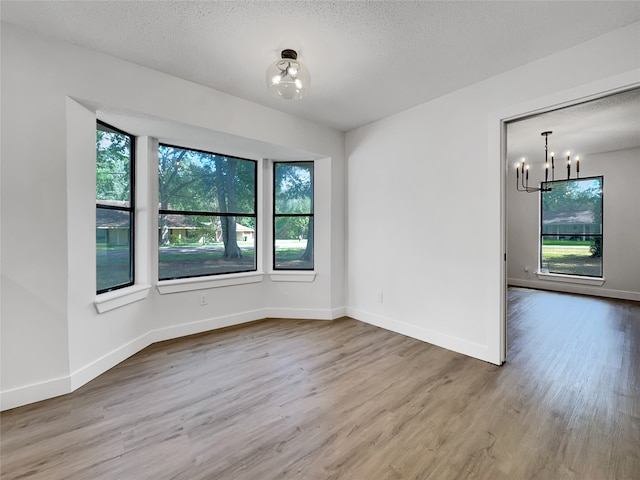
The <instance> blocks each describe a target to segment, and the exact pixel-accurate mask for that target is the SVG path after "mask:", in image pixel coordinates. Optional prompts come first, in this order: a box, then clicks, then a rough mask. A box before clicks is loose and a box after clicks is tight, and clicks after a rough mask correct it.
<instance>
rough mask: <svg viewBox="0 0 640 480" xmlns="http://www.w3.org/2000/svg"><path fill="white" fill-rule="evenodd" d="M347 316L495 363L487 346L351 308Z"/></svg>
mask: <svg viewBox="0 0 640 480" xmlns="http://www.w3.org/2000/svg"><path fill="white" fill-rule="evenodd" d="M347 314H348V315H349V316H350V317H351V318H355V319H356V320H360V321H361V322H365V323H369V324H371V325H375V326H376V327H380V328H384V329H385V330H390V331H392V332H395V333H400V334H402V335H406V336H408V337H411V338H415V339H417V340H421V341H423V342H427V343H430V344H432V345H436V346H438V347H442V348H446V349H447V350H452V351H454V352H457V353H461V354H463V355H468V356H470V357H473V358H477V359H479V360H483V361H485V362H489V363H495V362H494V361H493V360H492V358H493V356H492V355H491V352H490V351H489V347H488V346H487V345H481V344H478V343H473V342H469V341H467V340H463V339H461V338H457V337H452V336H450V335H444V334H442V333H439V332H436V331H434V330H430V329H428V328H424V327H419V326H417V325H412V324H409V323H406V322H402V321H400V320H395V319H392V318H388V317H384V316H381V315H377V314H375V313H371V312H366V311H364V310H357V309H353V308H347Z"/></svg>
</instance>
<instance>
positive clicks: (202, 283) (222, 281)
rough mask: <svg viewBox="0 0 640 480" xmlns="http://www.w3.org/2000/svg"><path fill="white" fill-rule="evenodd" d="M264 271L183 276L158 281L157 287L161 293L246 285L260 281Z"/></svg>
mask: <svg viewBox="0 0 640 480" xmlns="http://www.w3.org/2000/svg"><path fill="white" fill-rule="evenodd" d="M263 277H264V274H263V273H253V272H252V273H236V274H233V273H232V274H229V275H224V276H220V277H197V278H183V279H178V280H163V281H160V282H158V284H157V285H156V288H157V289H158V292H160V295H166V294H169V293H180V292H191V291H193V290H206V289H209V288H219V287H230V286H234V285H246V284H248V283H260V282H261V281H262V279H263Z"/></svg>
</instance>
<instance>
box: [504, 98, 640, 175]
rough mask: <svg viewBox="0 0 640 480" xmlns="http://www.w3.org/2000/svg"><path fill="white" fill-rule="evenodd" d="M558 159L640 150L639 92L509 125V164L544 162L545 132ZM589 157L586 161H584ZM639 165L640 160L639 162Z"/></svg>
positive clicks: (599, 100) (537, 116)
mask: <svg viewBox="0 0 640 480" xmlns="http://www.w3.org/2000/svg"><path fill="white" fill-rule="evenodd" d="M546 131H551V132H553V133H552V134H551V135H549V137H548V139H549V140H548V141H549V152H552V151H555V153H556V158H559V157H560V155H564V154H565V152H567V151H571V152H572V155H573V156H575V155H580V156H581V157H582V158H583V159H587V160H588V156H589V155H594V154H597V153H605V152H614V151H616V150H627V149H631V148H638V147H640V88H635V89H632V90H627V91H623V92H620V93H617V94H615V95H608V96H605V97H602V98H599V99H596V100H592V101H590V102H585V103H581V104H578V105H573V106H570V107H566V108H562V109H558V110H555V111H551V112H547V113H543V114H540V115H535V116H533V117H530V118H525V119H522V120H518V121H514V122H510V123H508V124H507V160H508V162H509V163H510V164H516V163H518V162H519V161H520V160H521V159H522V158H523V157H525V158H526V159H527V162H528V163H531V162H533V163H542V162H544V137H543V136H542V135H541V134H542V132H546ZM585 157H586V158H585ZM638 160H639V161H640V158H638Z"/></svg>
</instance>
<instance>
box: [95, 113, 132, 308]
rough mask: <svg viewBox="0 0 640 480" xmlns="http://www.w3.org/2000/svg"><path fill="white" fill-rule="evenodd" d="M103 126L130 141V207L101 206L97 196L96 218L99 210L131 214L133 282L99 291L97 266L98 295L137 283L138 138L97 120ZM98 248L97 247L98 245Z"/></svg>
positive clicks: (130, 244)
mask: <svg viewBox="0 0 640 480" xmlns="http://www.w3.org/2000/svg"><path fill="white" fill-rule="evenodd" d="M99 126H102V127H104V128H107V129H109V130H112V131H114V132H116V133H118V134H120V135H126V136H127V137H129V140H130V145H131V147H130V160H129V206H128V207H126V206H118V205H106V204H104V205H101V204H100V203H99V202H100V200H98V199H97V195H96V216H97V214H98V210H99V209H102V210H116V211H122V212H127V213H128V214H129V219H130V224H129V252H130V254H129V261H130V265H129V275H130V278H131V280H130V281H129V282H126V283H123V284H118V285H113V286H110V287H107V288H102V289H98V288H97V275H98V272H97V266H96V294H97V295H100V294H102V293H107V292H112V291H114V290H120V289H122V288H126V287H131V286H132V285H135V282H136V267H135V264H136V248H135V239H136V228H135V225H136V137H135V135H132V134H130V133H128V132H125V131H124V130H122V129H120V128H117V127H114V126H113V125H110V124H108V123H106V122H103V121H101V120H98V119H96V131H97V130H98V127H99ZM96 246H97V245H96Z"/></svg>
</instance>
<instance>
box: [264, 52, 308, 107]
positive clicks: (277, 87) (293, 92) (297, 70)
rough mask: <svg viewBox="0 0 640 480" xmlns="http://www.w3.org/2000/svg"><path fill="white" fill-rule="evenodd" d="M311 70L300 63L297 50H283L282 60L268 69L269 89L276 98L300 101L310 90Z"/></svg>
mask: <svg viewBox="0 0 640 480" xmlns="http://www.w3.org/2000/svg"><path fill="white" fill-rule="evenodd" d="M310 83H311V75H309V69H308V68H307V67H305V66H304V65H303V64H302V63H300V62H299V61H298V53H297V52H296V51H295V50H291V49H286V50H282V58H281V59H280V60H278V61H276V62H274V63H272V64H271V65H269V68H268V69H267V87H268V88H269V93H271V95H273V96H274V97H278V98H283V99H285V100H300V99H301V98H302V97H304V96H305V95H306V93H307V91H308V90H309V84H310Z"/></svg>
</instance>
